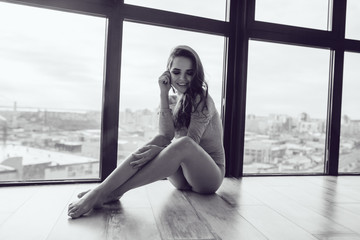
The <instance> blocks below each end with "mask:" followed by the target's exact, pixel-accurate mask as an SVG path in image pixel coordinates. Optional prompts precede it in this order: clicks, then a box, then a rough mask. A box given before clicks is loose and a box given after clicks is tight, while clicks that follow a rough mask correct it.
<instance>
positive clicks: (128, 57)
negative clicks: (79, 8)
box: [0, 0, 360, 119]
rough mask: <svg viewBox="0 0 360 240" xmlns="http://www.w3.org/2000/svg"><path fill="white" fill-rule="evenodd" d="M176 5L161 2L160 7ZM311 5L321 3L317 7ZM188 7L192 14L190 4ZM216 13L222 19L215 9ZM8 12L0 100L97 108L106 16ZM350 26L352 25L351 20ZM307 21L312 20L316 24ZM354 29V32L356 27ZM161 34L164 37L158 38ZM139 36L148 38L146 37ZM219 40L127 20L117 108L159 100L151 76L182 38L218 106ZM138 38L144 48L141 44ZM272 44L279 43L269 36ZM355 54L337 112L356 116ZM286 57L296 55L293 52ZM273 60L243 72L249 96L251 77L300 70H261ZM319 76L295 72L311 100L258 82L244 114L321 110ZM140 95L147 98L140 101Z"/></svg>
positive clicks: (0, 46) (1, 41)
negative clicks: (246, 74)
mask: <svg viewBox="0 0 360 240" xmlns="http://www.w3.org/2000/svg"><path fill="white" fill-rule="evenodd" d="M128 2H129V3H132V2H131V1H130V0H129V1H128ZM277 2H278V4H282V3H284V2H282V1H277ZM324 2H327V1H323V3H321V4H320V3H319V4H320V5H321V6H322V7H321V6H320V5H319V6H320V7H321V9H324V6H325V5H324ZM349 2H350V3H351V4H355V3H353V2H351V1H349ZM149 3H150V1H143V3H140V2H137V4H140V5H141V4H149ZM178 3H180V2H178ZM134 4H135V2H134ZM151 4H155V5H156V4H158V5H161V4H166V1H152V3H151ZM261 4H264V2H262V1H258V2H257V8H258V13H257V18H258V19H259V20H262V19H271V17H273V16H271V14H273V13H272V12H271V11H268V12H265V13H264V12H262V11H261V9H262V7H261V6H262V5H261ZM183 5H184V4H183ZM185 5H186V4H185ZM207 5H208V6H209V8H205V9H202V11H209V13H206V14H204V15H205V16H211V12H220V11H215V9H216V7H214V5H212V3H210V2H209V3H208V4H207ZM174 6H175V5H174ZM174 6H164V8H167V7H170V8H171V7H174ZM282 6H283V8H282V9H284V12H287V11H288V12H291V10H290V8H292V7H293V6H291V5H290V4H283V5H282ZM355 6H356V4H355ZM298 7H299V6H298ZM302 7H306V4H305V5H303V6H302ZM218 8H219V7H218ZM275 8H276V6H275ZM176 9H177V11H179V12H181V11H183V12H187V11H189V10H188V9H186V10H185V9H183V10H182V9H181V4H180V5H178V6H177V5H176ZM207 9H208V10H207ZM315 9H320V8H317V7H316V8H315ZM221 11H222V10H221ZM323 11H324V10H322V12H323ZM301 12H303V11H301ZM15 13H16V14H21V15H22V16H24V18H14V17H13V16H14V14H15ZM188 13H190V14H191V12H188ZM307 13H308V14H309V15H310V16H312V17H313V16H314V14H312V13H309V12H307ZM208 14H210V15H208ZM264 14H268V15H264ZM278 15H279V14H278ZM280 15H281V14H280ZM26 16H27V17H26ZM283 17H284V19H283V20H281V21H285V20H286V19H287V17H289V16H288V15H284V16H283ZM294 17H295V18H298V19H297V21H300V22H301V21H302V19H301V18H300V17H299V16H297V17H296V16H294ZM214 18H217V19H220V18H221V17H214ZM8 19H11V22H10V23H7V24H0V30H1V31H0V35H1V37H0V64H1V66H2V71H1V73H0V89H1V90H0V106H4V105H7V106H11V105H12V104H13V102H14V101H16V102H17V103H18V105H19V106H26V107H33V108H39V109H45V108H47V109H52V108H54V109H55V108H56V109H72V110H95V111H99V110H101V107H102V106H101V104H102V97H103V96H102V86H103V76H104V74H103V68H104V66H103V65H104V56H105V30H106V19H105V18H100V17H93V16H85V15H80V14H74V13H64V12H60V11H55V10H46V9H40V8H39V9H38V8H33V7H27V6H21V5H16V4H10V3H0V20H1V21H0V22H2V23H5V22H7V20H8ZM24 19H26V22H25V21H24ZM44 19H47V21H44ZM306 19H307V20H306V22H305V25H306V24H308V23H310V22H311V21H310V20H309V19H311V18H306ZM322 19H323V17H322ZM322 21H323V20H322ZM26 24H27V25H26ZM301 24H303V23H302V22H301V23H300V24H298V25H301ZM323 25H324V23H321V26H323ZM34 26H36V27H34ZM349 26H350V27H352V28H354V29H355V27H356V26H357V25H356V24H355V25H354V24H353V25H349ZM313 27H315V28H316V26H313ZM317 28H319V27H317ZM322 28H323V27H322ZM80 29H81V30H80ZM19 30H21V31H19ZM348 30H349V28H347V32H351V31H348ZM352 32H357V30H356V31H355V30H353V31H352ZM164 39H166V41H163V40H164ZM194 39H195V40H194ZM59 40H61V41H59ZM144 42H145V43H148V44H147V45H146V44H145V45H144ZM224 42H225V38H223V37H221V36H211V35H207V34H201V33H194V32H189V31H182V30H174V29H168V28H161V27H155V26H148V25H141V24H135V23H130V22H125V23H124V39H123V47H124V48H123V55H122V57H123V60H122V72H121V74H122V75H121V93H120V98H121V99H120V100H121V101H120V110H121V111H122V109H125V108H130V109H143V108H148V109H153V108H156V107H157V106H158V102H159V101H158V86H157V78H158V76H159V75H161V73H162V71H164V70H165V65H166V60H167V57H168V54H169V52H170V51H171V49H172V47H174V46H175V45H177V44H183V43H185V44H188V45H191V46H193V47H194V48H195V49H196V51H198V53H199V55H200V57H201V58H202V60H203V64H204V67H205V73H206V77H207V80H208V81H209V89H210V94H211V95H212V96H213V98H214V100H215V102H216V105H217V106H218V110H219V111H220V109H219V106H221V92H222V85H223V65H224V64H223V56H224V55H223V52H224ZM204 43H206V44H204ZM254 43H255V41H251V43H250V45H254ZM139 46H142V48H141V49H139ZM273 46H274V47H277V46H279V45H278V44H273ZM271 48H272V46H269V47H268V48H263V49H261V51H258V50H256V49H253V50H252V49H250V51H251V52H250V54H252V56H253V59H254V60H255V61H258V62H261V59H262V57H263V55H269V54H270V53H271V51H272V49H271ZM295 48H298V49H299V50H300V52H301V51H302V49H309V50H310V51H312V50H316V52H318V51H323V52H328V53H326V54H328V56H330V51H329V50H319V49H312V48H300V47H295ZM358 55H359V54H354V53H352V54H351V53H346V55H345V71H344V78H345V80H344V91H345V93H346V94H344V95H343V99H344V102H345V103H346V105H344V106H343V113H342V115H345V114H346V115H349V116H350V117H351V118H353V119H360V113H359V112H358V111H357V110H356V109H357V106H356V105H357V104H356V103H357V101H354V99H356V97H357V89H360V83H359V82H358V81H356V79H357V78H358V76H359V75H360V73H359V72H358V69H357V62H358V58H359V57H358ZM300 57H301V58H302V57H303V56H300ZM290 60H291V56H290ZM292 60H294V61H295V60H296V59H292ZM307 61H309V62H310V65H311V63H312V61H314V60H313V59H312V58H311V57H309V58H308V59H307ZM279 62H281V59H280V58H279V57H277V56H273V58H272V61H271V62H268V64H267V66H266V67H263V68H261V69H255V70H253V71H252V72H250V74H252V75H249V79H248V86H249V87H248V89H247V90H248V97H249V96H250V95H251V94H253V90H252V89H250V86H251V85H252V84H253V82H254V81H256V80H257V79H263V81H270V80H271V81H273V82H275V81H276V77H279V78H280V77H281V76H290V75H291V74H292V75H299V74H298V73H301V71H303V70H302V69H298V70H297V71H299V72H294V71H295V70H294V69H292V70H291V71H292V72H291V71H289V69H287V68H285V67H282V68H278V72H279V74H276V72H275V74H273V76H272V77H271V78H269V77H268V72H267V70H268V69H273V67H272V66H273V65H274V64H276V63H279ZM314 63H315V62H314ZM323 64H324V65H325V66H327V65H328V61H327V60H326V62H325V60H324V63H323ZM249 65H250V64H249ZM250 70H251V69H250ZM254 71H256V74H257V77H256V78H251V76H253V73H254ZM280 72H281V74H280ZM315 75H316V74H315ZM321 78H322V80H321V81H322V82H323V83H325V85H324V84H322V85H321V84H320V85H318V84H314V83H316V82H317V80H318V78H317V77H315V76H313V77H311V78H309V77H308V78H307V79H298V78H296V79H297V80H299V81H300V82H299V84H300V86H302V88H303V89H302V92H305V93H306V88H307V87H308V88H313V89H312V92H314V93H319V94H320V95H321V96H319V98H320V99H321V100H320V101H319V104H318V102H317V101H311V98H313V97H316V96H315V95H316V94H308V95H301V96H300V98H299V99H300V100H299V99H294V98H292V96H293V95H292V94H291V93H290V92H287V91H284V87H282V85H275V84H273V85H272V86H276V87H273V88H272V89H271V92H270V91H269V89H268V88H266V87H265V88H263V87H262V85H261V84H256V85H255V87H256V94H257V95H258V96H261V97H255V98H252V99H251V101H250V100H249V99H248V100H247V104H248V105H247V110H249V114H250V113H255V114H258V115H267V114H268V112H269V111H272V112H273V111H274V109H275V110H277V111H278V112H279V113H281V114H294V113H293V112H292V110H294V111H296V112H303V111H305V112H308V113H309V114H310V115H311V116H317V117H318V116H319V115H320V116H321V117H322V116H324V117H325V116H326V109H327V92H328V90H327V88H328V81H327V79H328V75H324V74H323V75H322V76H321ZM285 80H286V79H285ZM354 80H355V81H354ZM254 83H255V82H254ZM279 86H280V87H279ZM324 86H325V87H324ZM261 88H262V89H261ZM297 90H298V89H297ZM265 96H266V97H265ZM139 99H142V100H143V99H146V101H140V100H139ZM302 101H307V103H306V104H305V105H303V102H302ZM314 103H315V104H314ZM294 106H296V107H298V106H301V109H296V108H294Z"/></svg>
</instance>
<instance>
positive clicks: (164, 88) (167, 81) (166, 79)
mask: <svg viewBox="0 0 360 240" xmlns="http://www.w3.org/2000/svg"><path fill="white" fill-rule="evenodd" d="M158 83H159V87H160V91H161V93H162V94H168V93H169V90H170V88H171V75H170V72H169V71H165V72H164V73H163V74H162V75H161V76H160V77H159V80H158Z"/></svg>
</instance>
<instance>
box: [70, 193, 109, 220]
mask: <svg viewBox="0 0 360 240" xmlns="http://www.w3.org/2000/svg"><path fill="white" fill-rule="evenodd" d="M103 202H104V201H103V198H102V196H101V195H100V193H99V192H97V191H96V190H91V191H89V192H87V193H86V194H84V195H83V196H82V198H81V199H79V200H78V201H75V202H73V203H71V204H70V205H69V208H68V216H70V217H71V218H79V217H81V216H82V215H84V214H86V213H88V212H90V211H91V210H92V209H93V208H95V207H99V206H102V203H103Z"/></svg>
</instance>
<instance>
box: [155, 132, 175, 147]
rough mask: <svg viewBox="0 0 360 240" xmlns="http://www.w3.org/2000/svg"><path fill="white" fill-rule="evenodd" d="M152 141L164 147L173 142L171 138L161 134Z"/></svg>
mask: <svg viewBox="0 0 360 240" xmlns="http://www.w3.org/2000/svg"><path fill="white" fill-rule="evenodd" d="M151 143H152V144H154V145H157V146H161V147H164V146H167V145H169V144H170V143H171V140H170V139H169V138H167V137H166V136H164V135H161V134H159V135H156V136H155V137H154V138H153V139H152V140H151Z"/></svg>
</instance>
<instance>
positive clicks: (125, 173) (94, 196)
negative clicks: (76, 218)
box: [68, 135, 171, 217]
mask: <svg viewBox="0 0 360 240" xmlns="http://www.w3.org/2000/svg"><path fill="white" fill-rule="evenodd" d="M170 143H171V142H170V140H169V139H167V138H166V137H164V136H162V135H157V136H156V137H154V138H153V139H152V140H151V141H150V142H149V143H148V144H153V145H157V146H161V147H162V146H166V145H168V144H170ZM134 160H136V159H135V158H134V157H133V156H132V155H130V156H129V157H128V158H127V159H125V160H124V161H123V162H122V163H121V164H120V165H119V166H118V167H117V168H116V169H115V170H114V171H113V172H112V173H111V174H110V175H109V176H108V177H107V178H106V179H105V181H104V182H102V183H101V184H100V185H99V186H97V187H96V188H94V189H93V190H87V191H85V192H81V193H79V194H78V198H83V197H84V196H86V198H88V199H87V201H86V202H87V204H85V203H84V202H85V201H77V202H73V203H71V204H70V205H69V209H68V214H69V216H70V213H74V210H78V212H80V210H81V209H79V208H77V207H78V206H79V205H83V206H84V207H83V209H87V208H90V206H94V207H101V205H102V204H103V203H104V202H107V201H111V200H113V197H111V196H113V194H111V193H110V194H107V195H104V196H98V195H99V194H98V193H97V192H98V188H100V187H101V185H109V183H111V184H110V186H109V187H110V188H114V189H115V188H116V187H118V186H119V185H121V184H122V183H124V182H126V181H127V180H128V179H129V178H131V177H132V176H133V175H134V174H135V173H137V172H138V170H139V169H135V168H133V167H131V166H130V162H132V161H134ZM90 200H91V201H90ZM86 205H88V206H86ZM75 207H76V209H75ZM91 209H92V207H91V208H90V209H88V211H90V210H91ZM83 211H84V210H81V212H83ZM88 211H86V212H88ZM86 212H83V213H82V214H85V213H86ZM71 217H73V216H71Z"/></svg>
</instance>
